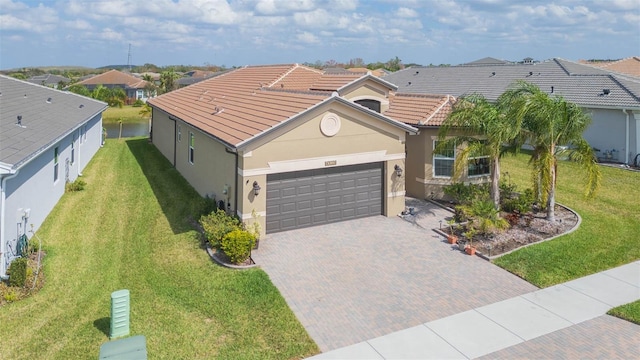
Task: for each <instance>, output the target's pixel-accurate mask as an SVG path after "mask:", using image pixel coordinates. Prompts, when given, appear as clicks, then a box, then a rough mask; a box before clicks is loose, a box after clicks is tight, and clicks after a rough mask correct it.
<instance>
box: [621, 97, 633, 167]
mask: <svg viewBox="0 0 640 360" xmlns="http://www.w3.org/2000/svg"><path fill="white" fill-rule="evenodd" d="M622 112H623V113H625V115H627V122H626V124H625V125H626V127H625V133H624V149H625V152H624V163H625V164H627V165H629V151H630V150H631V149H629V112H628V111H627V110H626V109H622Z"/></svg>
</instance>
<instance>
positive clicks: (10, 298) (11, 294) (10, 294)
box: [4, 290, 18, 302]
mask: <svg viewBox="0 0 640 360" xmlns="http://www.w3.org/2000/svg"><path fill="white" fill-rule="evenodd" d="M4 300H5V301H6V302H14V301H16V300H18V294H16V292H15V291H13V290H10V291H7V292H6V293H5V294H4Z"/></svg>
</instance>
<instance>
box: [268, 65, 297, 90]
mask: <svg viewBox="0 0 640 360" xmlns="http://www.w3.org/2000/svg"><path fill="white" fill-rule="evenodd" d="M299 66H300V65H298V64H297V63H295V64H293V66H292V67H291V68H290V69H289V70H287V71H285V73H284V74H283V75H282V76H280V77H279V78H277V79H276V80H275V81H272V82H271V83H270V84H269V85H267V86H266V87H272V86H273V85H275V84H277V83H278V81H282V80H284V78H285V77H287V75H289V74H291V72H293V70H295V69H297V68H298V67H299Z"/></svg>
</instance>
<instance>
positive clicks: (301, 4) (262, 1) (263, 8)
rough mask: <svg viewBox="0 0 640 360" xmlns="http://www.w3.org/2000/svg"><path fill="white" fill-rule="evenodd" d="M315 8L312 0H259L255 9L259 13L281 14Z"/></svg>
mask: <svg viewBox="0 0 640 360" xmlns="http://www.w3.org/2000/svg"><path fill="white" fill-rule="evenodd" d="M316 8H317V5H316V4H315V2H314V1H313V0H287V1H281V0H259V1H258V3H257V4H256V6H255V10H256V12H257V13H258V14H261V15H276V14H277V15H281V14H290V13H294V12H301V11H311V10H314V9H316Z"/></svg>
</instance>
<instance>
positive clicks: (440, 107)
mask: <svg viewBox="0 0 640 360" xmlns="http://www.w3.org/2000/svg"><path fill="white" fill-rule="evenodd" d="M451 97H452V96H451V95H448V94H447V99H446V100H445V101H443V102H442V103H441V104H440V106H438V108H437V109H436V110H435V111H434V112H432V113H431V115H429V117H428V118H426V119H425V120H424V122H419V124H420V125H424V124H426V123H428V122H429V120H431V119H432V118H433V117H434V116H435V115H436V114H437V113H439V112H440V110H442V108H443V107H444V106H445V105H447V104H449V102H450V101H451ZM454 99H455V97H454Z"/></svg>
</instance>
